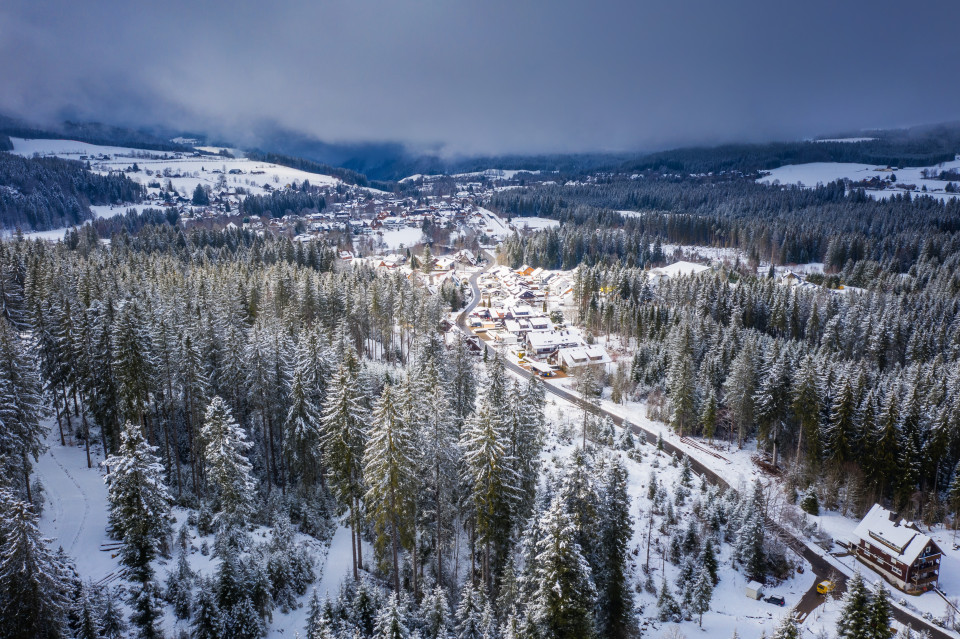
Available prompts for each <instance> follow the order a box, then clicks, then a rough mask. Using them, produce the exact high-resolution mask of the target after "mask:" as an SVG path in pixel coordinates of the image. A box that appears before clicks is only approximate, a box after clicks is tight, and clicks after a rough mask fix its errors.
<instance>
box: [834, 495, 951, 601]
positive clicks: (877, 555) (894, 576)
mask: <svg viewBox="0 0 960 639" xmlns="http://www.w3.org/2000/svg"><path fill="white" fill-rule="evenodd" d="M850 541H851V547H850V550H851V551H852V552H853V554H854V556H856V558H857V559H859V560H860V561H862V562H863V563H864V564H866V565H867V566H869V567H870V568H872V569H873V570H875V571H877V572H878V573H880V574H881V575H882V576H883V578H884V579H886V580H887V581H888V582H889V583H890V584H892V585H893V586H895V587H897V588H899V589H900V590H903V591H904V592H907V593H911V594H919V593H921V592H925V591H927V590H931V589H933V588H936V587H937V583H938V581H939V579H940V557H941V552H940V548H939V547H938V546H937V544H936V543H934V541H933V540H932V539H930V537H928V536H927V535H924V534H923V533H922V532H920V529H919V528H918V527H917V525H916V524H914V523H913V522H911V521H906V520H904V519H900V518H898V517H897V516H896V514H894V513H892V512H890V511H889V510H887V509H886V508H884V507H882V506H881V505H880V504H874V506H873V508H871V509H870V512H868V513H867V516H866V517H864V518H863V521H861V522H860V523H859V524H858V525H857V527H856V529H854V531H853V538H852V539H851V540H850Z"/></svg>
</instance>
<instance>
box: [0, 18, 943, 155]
mask: <svg viewBox="0 0 960 639" xmlns="http://www.w3.org/2000/svg"><path fill="white" fill-rule="evenodd" d="M958 23H960V3H957V2H956V1H955V0H940V1H932V0H931V1H926V2H916V3H906V2H889V1H885V0H875V1H871V2H860V1H852V0H840V1H839V2H838V1H837V0H831V1H822V0H807V1H804V2H788V3H779V2H776V1H770V0H767V1H765V2H737V1H733V2H717V1H700V2H685V1H683V0H668V1H664V0H659V1H657V2H647V1H645V0H634V1H629V0H625V1H620V2H613V1H609V0H600V1H595V2H569V1H564V0H555V1H553V2H540V3H533V2H524V1H523V0H513V1H502V0H487V1H485V2H475V1H470V0H462V1H461V0H435V1H429V0H416V1H411V2H397V1H393V2H383V1H377V2H366V1H364V0H344V1H333V2H326V1H315V0H313V1H306V0H305V1H303V2H296V3H295V2H276V3H269V2H246V1H243V0H235V1H233V2H195V1H194V2H187V1H181V0H164V1H163V2H138V1H133V2H131V1H130V0H127V1H126V2H123V3H119V2H76V1H66V0H63V1H50V2H44V1H42V0H34V1H30V2H26V1H20V0H10V1H7V2H3V3H2V4H0V87H2V89H0V111H3V112H6V113H13V114H18V115H21V116H26V117H29V118H31V119H41V118H46V119H50V120H54V119H59V118H62V117H64V116H72V117H75V118H83V119H96V120H100V121H105V122H109V123H112V124H123V125H145V124H157V125H166V126H170V127H173V128H176V129H202V130H207V131H210V132H213V133H220V134H224V135H228V136H231V137H233V138H234V139H239V140H240V141H246V142H255V141H256V140H255V135H254V133H253V131H256V130H262V129H263V127H264V126H265V125H270V126H274V125H275V126H278V127H282V128H288V129H292V130H295V131H299V132H303V133H306V134H310V135H313V136H316V137H318V138H320V139H323V140H327V141H334V142H344V141H350V142H352V141H382V140H396V141H401V142H403V143H406V144H409V145H412V146H413V147H420V148H443V149H445V150H446V151H448V152H455V153H504V152H541V151H588V150H633V149H654V148H662V147H665V146H671V145H679V144H689V143H713V142H721V141H729V140H764V139H774V138H777V139H785V138H797V137H804V136H809V135H814V134H820V133H824V132H832V131H840V130H854V129H861V128H872V127H893V126H905V125H912V124H920V123H928V122H938V121H945V120H956V119H960V83H958V82H957V81H956V77H957V75H956V74H957V71H956V62H957V56H958V54H960V40H958V39H957V37H956V28H957V24H958Z"/></svg>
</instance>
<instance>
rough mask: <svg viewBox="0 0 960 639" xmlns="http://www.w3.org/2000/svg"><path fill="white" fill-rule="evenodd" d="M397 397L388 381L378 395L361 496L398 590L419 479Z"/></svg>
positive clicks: (409, 433) (411, 437) (412, 438)
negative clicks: (363, 490)
mask: <svg viewBox="0 0 960 639" xmlns="http://www.w3.org/2000/svg"><path fill="white" fill-rule="evenodd" d="M397 399H398V398H396V397H395V394H394V391H393V389H392V388H391V387H390V386H389V385H387V386H386V387H384V389H383V393H382V394H381V395H380V397H379V398H378V399H377V403H376V406H375V408H374V411H373V424H372V426H371V429H370V438H369V440H368V441H367V447H366V450H365V451H364V457H363V474H364V478H365V479H366V482H367V485H368V489H367V493H366V495H365V496H364V500H365V503H366V505H367V509H368V511H369V513H370V517H371V519H372V520H373V524H374V528H375V529H376V532H377V537H376V542H377V543H376V545H377V549H378V552H379V553H380V556H381V557H383V556H384V555H385V554H386V553H387V552H388V551H389V553H390V562H389V563H391V564H392V568H393V570H392V572H393V582H394V589H395V590H396V591H397V592H399V591H400V552H401V549H402V548H407V547H409V544H410V543H411V541H412V539H411V534H412V530H413V525H414V521H413V512H414V511H413V501H414V499H415V492H416V489H417V483H418V481H417V475H416V473H417V450H416V439H415V436H414V433H413V432H412V431H411V429H410V427H409V425H408V424H406V423H405V422H404V420H403V419H402V414H401V407H400V406H398V402H397Z"/></svg>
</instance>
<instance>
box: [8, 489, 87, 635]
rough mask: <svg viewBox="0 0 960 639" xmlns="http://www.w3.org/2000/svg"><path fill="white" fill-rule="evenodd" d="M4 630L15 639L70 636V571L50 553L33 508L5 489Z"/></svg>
mask: <svg viewBox="0 0 960 639" xmlns="http://www.w3.org/2000/svg"><path fill="white" fill-rule="evenodd" d="M0 515H2V517H0V612H2V614H0V631H2V635H3V636H4V637H10V639H61V638H63V637H67V636H68V628H67V612H68V608H69V606H70V600H69V598H68V597H69V593H68V581H67V571H66V567H65V566H63V564H62V563H61V562H60V561H59V560H58V559H57V558H56V556H55V555H54V554H53V553H51V552H50V549H49V548H47V543H48V542H47V540H45V539H44V538H43V537H42V535H41V534H40V530H39V529H38V528H37V516H36V514H34V511H33V509H32V508H31V506H30V505H29V504H28V503H26V502H24V501H22V500H21V499H18V498H17V497H16V496H15V495H13V494H12V493H11V492H10V491H8V490H3V489H0Z"/></svg>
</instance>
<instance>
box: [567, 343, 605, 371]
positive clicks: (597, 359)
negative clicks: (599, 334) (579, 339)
mask: <svg viewBox="0 0 960 639" xmlns="http://www.w3.org/2000/svg"><path fill="white" fill-rule="evenodd" d="M557 354H558V356H559V357H560V361H562V362H563V363H564V364H565V365H566V366H567V367H568V368H576V367H578V366H588V365H595V364H609V363H610V362H611V361H613V360H611V359H610V355H609V354H608V353H607V351H606V349H605V348H603V347H602V346H575V347H572V348H561V349H560V350H559V351H558V352H557Z"/></svg>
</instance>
